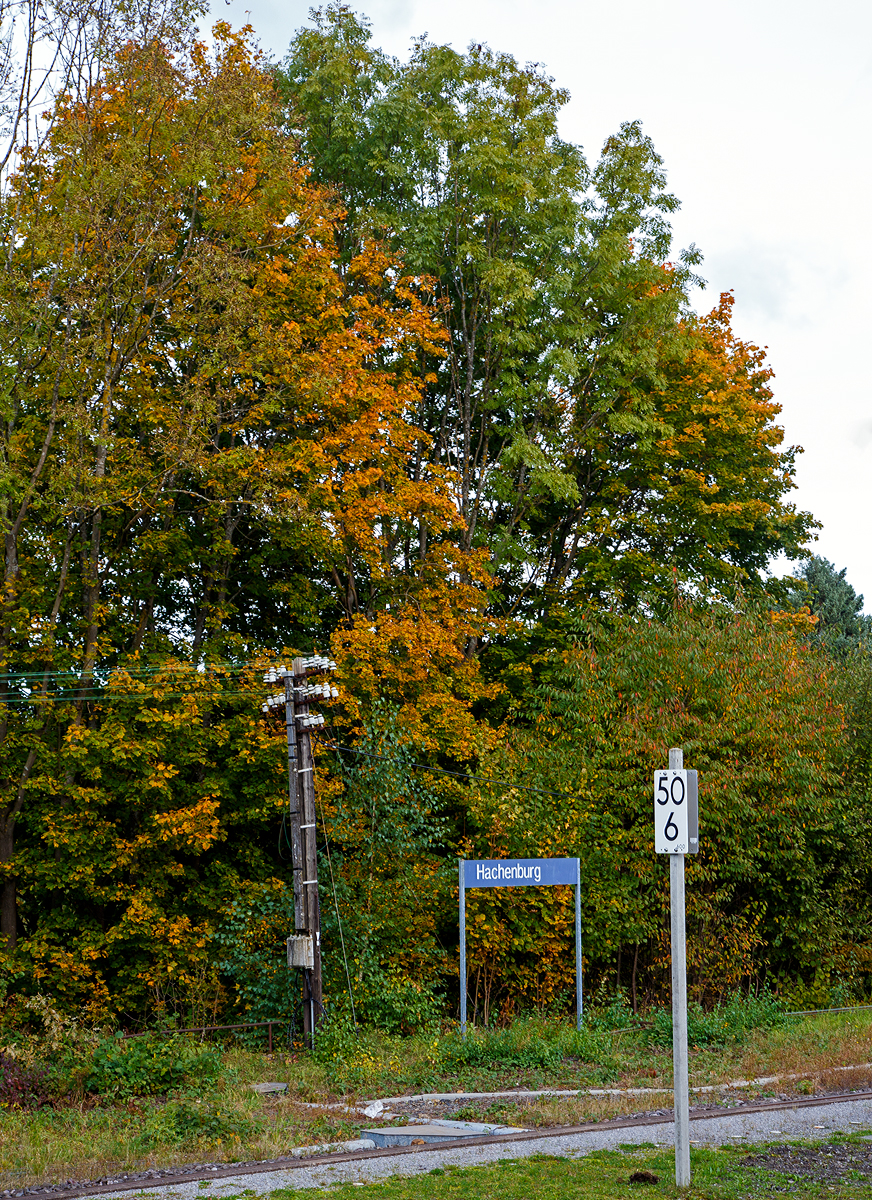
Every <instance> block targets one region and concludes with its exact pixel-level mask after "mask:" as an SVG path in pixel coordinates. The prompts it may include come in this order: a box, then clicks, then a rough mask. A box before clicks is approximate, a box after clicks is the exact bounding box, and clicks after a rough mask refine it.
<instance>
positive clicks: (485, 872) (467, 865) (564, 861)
mask: <svg viewBox="0 0 872 1200" xmlns="http://www.w3.org/2000/svg"><path fill="white" fill-rule="evenodd" d="M458 868H459V884H460V887H459V902H458V906H459V923H460V1032H461V1034H462V1035H463V1037H466V889H467V888H493V887H554V886H559V885H561V884H562V885H564V886H568V887H574V888H575V1026H576V1029H581V1018H582V1013H583V1005H582V991H581V985H582V978H581V974H582V973H581V867H580V864H579V860H578V859H577V858H482V859H464V858H461V859H458Z"/></svg>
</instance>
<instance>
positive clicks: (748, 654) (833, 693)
mask: <svg viewBox="0 0 872 1200" xmlns="http://www.w3.org/2000/svg"><path fill="white" fill-rule="evenodd" d="M504 654H506V657H505V658H504V661H503V672H502V673H503V676H504V678H505V679H506V682H507V685H508V686H511V683H510V680H511V678H512V677H514V680H515V684H514V688H515V695H516V699H515V701H514V704H513V706H512V708H510V710H509V712H508V713H507V716H506V720H505V722H504V725H503V727H502V730H501V736H500V738H499V739H498V740H497V741H495V743H494V746H493V749H492V750H491V752H490V753H489V754H488V755H486V756H485V757H484V758H483V760H482V771H481V773H482V774H486V775H490V776H494V777H497V778H509V779H512V780H516V781H517V782H518V783H520V784H523V785H530V786H532V787H537V788H543V789H548V790H550V791H551V792H552V793H554V794H552V795H547V794H546V795H542V794H535V793H523V792H520V791H518V792H516V791H512V790H511V789H502V788H499V789H497V788H493V789H492V788H488V787H480V788H478V789H476V791H477V792H478V795H473V797H472V798H471V801H470V810H469V824H468V829H469V830H470V843H471V845H470V850H471V853H475V854H476V855H485V854H486V855H493V856H497V857H502V856H514V855H522V856H529V855H533V854H537V855H538V854H540V853H547V854H552V855H578V856H579V857H580V859H581V869H582V897H583V906H584V910H583V911H584V915H583V924H584V930H585V933H584V946H585V956H586V960H587V962H588V971H589V980H590V983H591V986H593V987H595V986H596V985H597V983H599V982H601V983H603V985H604V987H605V988H606V989H607V990H608V992H609V993H611V990H612V989H613V988H615V986H616V985H617V986H623V987H626V988H628V989H629V990H630V991H631V993H632V995H633V1000H634V1004H635V1003H636V1001H637V999H641V998H642V997H643V996H648V997H649V998H652V999H653V998H655V997H659V996H661V995H662V994H663V992H664V990H665V989H666V987H667V983H668V911H669V904H668V894H669V877H668V864H667V863H666V862H665V861H663V860H662V859H661V858H660V857H659V856H655V855H654V852H653V835H652V827H651V821H652V792H651V787H652V784H651V780H652V772H653V770H654V768H655V767H656V766H658V765H663V764H665V762H666V755H667V751H668V748H669V747H670V746H683V748H684V752H685V763H686V765H687V766H688V767H693V768H696V769H698V770H699V773H700V803H699V807H700V853H699V855H698V856H697V857H694V858H692V859H688V863H687V872H688V882H687V894H688V963H689V977H690V986H691V987H692V989H694V990H695V991H696V994H697V995H698V997H699V998H700V1000H703V999H707V1000H714V999H717V998H718V996H720V995H723V994H724V992H725V991H729V990H730V989H731V988H734V987H738V986H739V985H740V984H742V983H743V982H745V983H747V982H748V981H749V980H750V981H756V982H757V983H759V982H761V981H762V980H763V979H764V978H766V977H767V975H769V976H778V975H780V974H782V973H783V974H784V975H786V976H787V977H789V978H796V976H797V975H798V974H800V973H803V972H805V973H806V975H808V976H810V975H811V974H813V972H814V969H815V968H816V967H820V968H822V969H826V970H827V971H833V970H842V971H843V972H844V973H845V974H846V975H849V974H850V973H851V966H850V961H851V957H852V955H853V954H854V953H855V951H856V953H858V954H860V955H861V957H862V955H863V953H864V949H863V948H864V946H866V945H867V944H868V935H867V932H866V930H865V929H864V927H863V924H862V922H861V921H857V922H851V923H850V924H849V923H847V922H846V921H845V919H844V914H845V912H846V911H847V910H853V906H854V905H855V904H856V901H852V900H848V899H847V897H848V896H849V895H853V894H854V892H853V891H852V888H853V886H854V885H853V884H852V882H851V881H852V878H853V877H854V873H855V867H856V864H857V862H858V861H859V858H863V860H864V861H865V857H866V856H865V851H864V849H863V831H864V830H865V825H866V823H865V819H864V820H863V821H862V822H861V824H860V827H859V830H857V832H856V833H855V829H854V825H853V818H852V817H849V813H850V812H852V811H853V810H854V808H855V807H856V806H857V801H858V799H859V798H858V797H857V796H856V793H855V792H854V791H853V789H852V783H851V780H850V777H849V775H847V774H845V771H846V767H847V763H848V749H849V739H848V738H847V736H846V733H847V719H848V713H847V710H846V706H845V703H844V697H843V691H842V688H841V685H840V681H839V677H838V672H837V670H836V668H835V666H834V664H833V663H832V662H830V661H829V660H828V659H827V658H826V657H825V656H823V655H821V654H820V653H819V652H818V650H817V649H816V648H815V647H813V646H810V645H809V644H808V642H807V641H806V639H805V637H804V627H803V626H802V625H801V624H800V626H799V627H798V628H797V627H796V625H795V624H794V623H792V622H790V621H784V620H783V619H777V618H776V619H773V618H772V617H771V616H770V615H769V614H767V613H765V612H755V611H750V612H746V613H741V612H737V611H736V610H735V609H731V608H728V607H726V606H723V607H718V606H710V607H705V608H704V607H699V608H696V609H694V608H692V607H690V606H688V605H684V604H679V605H678V606H677V607H676V608H675V610H674V611H673V612H672V613H671V614H670V615H669V616H668V617H667V618H666V619H665V620H662V621H656V620H649V619H646V618H643V617H640V616H630V615H612V616H603V617H602V618H598V617H596V616H586V617H581V616H579V615H577V614H575V615H573V614H554V615H553V616H552V618H551V619H550V621H549V623H548V624H547V625H545V626H543V627H542V628H540V629H539V630H537V631H536V634H535V640H533V639H531V638H530V637H529V635H528V636H527V637H525V638H523V639H519V642H518V645H517V647H516V656H515V655H509V654H508V648H506V649H505V650H504ZM509 891H511V892H512V894H508V892H507V894H506V895H505V896H500V895H496V894H495V895H493V896H490V895H489V896H488V897H486V898H483V899H479V900H478V901H477V902H476V903H477V907H478V909H479V911H480V913H482V915H483V916H484V918H485V920H484V927H485V930H484V931H485V937H484V939H483V940H484V945H483V947H482V951H483V952H485V953H487V952H493V951H494V950H495V951H496V953H497V956H498V957H497V961H496V962H495V963H494V967H495V968H496V977H497V978H496V983H495V987H494V990H495V993H499V991H500V990H501V991H502V997H503V999H504V1000H506V1001H508V1002H513V1003H514V1004H516V1005H517V1004H519V1003H520V1004H523V1003H525V1002H526V1003H529V1002H530V1001H531V1000H532V999H534V998H535V994H536V988H537V987H540V986H541V983H540V979H539V975H538V970H537V966H536V963H537V961H539V960H541V959H544V960H545V961H546V962H550V963H551V964H552V965H551V975H550V978H549V979H547V985H548V988H549V989H550V991H551V993H552V994H555V993H556V994H558V995H559V994H560V991H561V989H566V990H567V991H569V990H571V986H572V963H571V960H569V959H567V957H566V954H565V947H566V945H567V944H568V937H569V928H570V927H571V902H567V900H565V899H555V900H553V901H551V900H549V899H548V898H547V897H546V898H542V897H537V896H535V895H530V896H527V895H525V894H523V892H522V890H520V889H519V890H518V893H517V894H515V893H514V889H510V890H509ZM498 924H499V925H501V926H502V927H503V930H504V932H503V936H502V937H500V938H497V939H492V938H490V937H489V936H488V930H489V929H492V928H493V927H495V926H496V925H498ZM471 929H472V930H473V934H472V936H473V945H475V929H476V926H475V924H474V923H473V925H471Z"/></svg>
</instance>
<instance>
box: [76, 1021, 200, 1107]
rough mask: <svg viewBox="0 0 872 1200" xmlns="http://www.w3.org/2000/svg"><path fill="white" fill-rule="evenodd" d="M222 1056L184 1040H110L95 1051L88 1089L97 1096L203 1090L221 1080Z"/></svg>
mask: <svg viewBox="0 0 872 1200" xmlns="http://www.w3.org/2000/svg"><path fill="white" fill-rule="evenodd" d="M220 1070H221V1055H220V1053H219V1052H218V1051H217V1050H214V1049H212V1048H209V1047H204V1046H199V1045H197V1043H196V1042H191V1041H189V1040H186V1039H185V1038H183V1037H173V1038H160V1037H151V1036H148V1035H146V1036H143V1037H135V1038H127V1039H126V1040H125V1039H122V1038H121V1037H120V1036H119V1037H115V1038H108V1039H106V1040H104V1041H102V1042H100V1044H99V1045H98V1046H97V1047H96V1048H95V1050H94V1052H93V1055H92V1058H91V1063H90V1068H89V1071H88V1074H87V1076H86V1077H85V1081H84V1083H85V1088H86V1089H87V1091H89V1092H95V1093H97V1094H98V1095H105V1096H112V1097H116V1098H118V1099H123V1098H125V1097H129V1096H150V1095H165V1094H166V1093H167V1092H170V1091H173V1090H175V1089H176V1088H180V1087H185V1088H186V1089H189V1090H193V1091H197V1090H203V1089H204V1088H206V1087H207V1086H209V1085H210V1084H212V1083H214V1081H215V1080H216V1079H217V1078H218V1075H219V1073H220Z"/></svg>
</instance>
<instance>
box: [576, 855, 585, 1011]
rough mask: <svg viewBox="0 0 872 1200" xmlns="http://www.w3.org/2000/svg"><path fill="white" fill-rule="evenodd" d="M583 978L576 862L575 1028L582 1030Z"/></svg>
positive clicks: (579, 864)
mask: <svg viewBox="0 0 872 1200" xmlns="http://www.w3.org/2000/svg"><path fill="white" fill-rule="evenodd" d="M581 989H582V978H581V863H580V862H579V860H578V859H576V860H575V1028H576V1029H581V1018H582V1015H583V1013H584V1002H583V997H582V990H581Z"/></svg>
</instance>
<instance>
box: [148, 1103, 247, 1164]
mask: <svg viewBox="0 0 872 1200" xmlns="http://www.w3.org/2000/svg"><path fill="white" fill-rule="evenodd" d="M250 1129H251V1122H250V1121H248V1120H246V1118H245V1117H244V1116H242V1115H241V1114H240V1113H238V1112H232V1111H228V1109H227V1108H226V1106H225V1107H224V1108H223V1109H222V1106H221V1105H220V1104H218V1103H216V1102H215V1101H214V1100H211V1099H203V1100H181V1099H177V1100H170V1101H169V1103H168V1104H164V1105H161V1106H160V1107H158V1108H153V1109H151V1110H150V1111H149V1112H148V1114H147V1115H146V1117H145V1119H144V1121H143V1122H142V1127H141V1129H140V1131H139V1132H138V1133H137V1135H136V1138H135V1142H136V1144H137V1148H138V1149H139V1150H140V1152H148V1151H149V1150H150V1149H151V1148H152V1147H153V1146H155V1145H162V1144H163V1145H165V1144H167V1143H169V1144H170V1145H172V1144H174V1143H176V1144H185V1143H188V1144H194V1145H197V1144H205V1145H220V1144H221V1143H222V1142H226V1143H229V1144H232V1143H233V1142H234V1141H239V1140H240V1139H241V1138H242V1137H244V1136H245V1135H246V1134H247V1133H249V1132H250Z"/></svg>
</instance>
